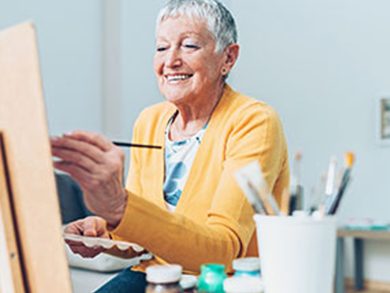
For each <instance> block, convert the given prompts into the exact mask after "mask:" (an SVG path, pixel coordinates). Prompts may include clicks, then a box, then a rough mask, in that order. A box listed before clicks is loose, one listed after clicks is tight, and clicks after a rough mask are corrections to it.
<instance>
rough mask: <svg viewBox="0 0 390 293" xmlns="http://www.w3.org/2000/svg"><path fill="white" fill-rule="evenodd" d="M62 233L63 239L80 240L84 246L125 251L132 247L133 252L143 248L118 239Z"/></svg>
mask: <svg viewBox="0 0 390 293" xmlns="http://www.w3.org/2000/svg"><path fill="white" fill-rule="evenodd" d="M63 235H64V239H65V240H70V241H75V242H81V243H83V244H84V245H85V246H86V247H103V248H105V249H110V248H113V247H117V248H118V249H119V250H121V251H126V250H128V249H129V248H132V249H133V250H134V251H135V252H141V251H143V250H144V248H143V247H141V246H139V245H138V244H135V243H131V242H125V241H118V240H112V239H107V238H99V237H88V236H82V235H76V234H69V233H64V234H63Z"/></svg>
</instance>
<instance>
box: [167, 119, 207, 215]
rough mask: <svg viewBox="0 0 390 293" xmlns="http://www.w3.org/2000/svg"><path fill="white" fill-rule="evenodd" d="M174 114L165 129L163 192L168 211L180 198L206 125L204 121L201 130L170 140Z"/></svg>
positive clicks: (172, 209) (171, 209)
mask: <svg viewBox="0 0 390 293" xmlns="http://www.w3.org/2000/svg"><path fill="white" fill-rule="evenodd" d="M175 116H176V115H174V116H173V117H172V118H171V119H170V121H169V123H168V125H167V128H166V130H165V180H164V187H163V192H164V200H165V203H166V204H167V208H168V210H170V211H174V210H175V208H176V205H177V202H178V201H179V199H180V196H181V194H182V192H183V189H184V185H185V183H186V181H187V177H188V175H189V172H190V170H191V166H192V162H193V161H194V158H195V155H196V152H197V151H198V148H199V145H200V143H201V141H202V138H203V135H204V133H205V131H206V127H207V123H206V125H205V126H204V127H203V128H202V129H201V130H199V131H198V132H197V133H196V134H194V135H193V136H192V137H190V138H188V139H185V140H180V141H171V140H170V139H169V129H170V127H171V124H172V122H173V120H174V118H175Z"/></svg>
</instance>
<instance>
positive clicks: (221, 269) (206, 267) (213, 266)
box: [200, 263, 225, 274]
mask: <svg viewBox="0 0 390 293" xmlns="http://www.w3.org/2000/svg"><path fill="white" fill-rule="evenodd" d="M200 270H201V271H202V272H209V271H212V272H216V273H222V274H223V273H225V266H224V265H222V264H217V263H206V264H203V265H201V267H200Z"/></svg>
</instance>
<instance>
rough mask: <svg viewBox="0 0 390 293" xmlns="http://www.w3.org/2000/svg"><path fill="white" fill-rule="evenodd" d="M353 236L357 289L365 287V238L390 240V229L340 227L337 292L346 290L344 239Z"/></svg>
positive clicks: (338, 235)
mask: <svg viewBox="0 0 390 293" xmlns="http://www.w3.org/2000/svg"><path fill="white" fill-rule="evenodd" d="M345 238H352V240H353V249H354V276H355V290H357V291H359V290H363V289H364V260H363V255H364V240H390V230H359V229H354V230H352V229H339V230H338V231H337V257H336V281H335V286H336V293H343V292H344V240H345Z"/></svg>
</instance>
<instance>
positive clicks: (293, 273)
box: [254, 215, 337, 293]
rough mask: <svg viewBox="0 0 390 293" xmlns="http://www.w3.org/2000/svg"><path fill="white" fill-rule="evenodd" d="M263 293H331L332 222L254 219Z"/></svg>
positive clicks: (330, 220)
mask: <svg viewBox="0 0 390 293" xmlns="http://www.w3.org/2000/svg"><path fill="white" fill-rule="evenodd" d="M254 219H255V221H256V226H257V239H258V246H259V254H260V262H261V273H262V277H263V280H264V285H265V292H266V293H286V292H288V293H331V292H333V280H334V273H335V258H336V230H337V226H336V218H335V217H325V218H322V219H314V218H312V217H276V216H261V215H255V216H254Z"/></svg>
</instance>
